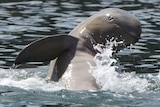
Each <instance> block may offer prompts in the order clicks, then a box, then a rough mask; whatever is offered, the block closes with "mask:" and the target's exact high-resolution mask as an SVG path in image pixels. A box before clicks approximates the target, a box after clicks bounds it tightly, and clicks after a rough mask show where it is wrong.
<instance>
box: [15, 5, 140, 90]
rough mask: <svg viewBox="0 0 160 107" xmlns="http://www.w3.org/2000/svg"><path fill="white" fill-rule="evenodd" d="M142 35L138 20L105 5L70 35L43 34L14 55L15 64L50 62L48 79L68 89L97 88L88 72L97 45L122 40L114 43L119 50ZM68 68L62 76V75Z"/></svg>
mask: <svg viewBox="0 0 160 107" xmlns="http://www.w3.org/2000/svg"><path fill="white" fill-rule="evenodd" d="M140 34H141V24H140V22H139V20H138V19H137V18H136V17H135V16H133V15H131V14H130V13H128V12H127V11H125V10H121V9H117V8H108V9H104V10H101V11H99V12H98V13H96V14H95V15H93V16H91V17H89V18H88V19H86V20H85V21H84V22H82V23H81V24H79V25H78V26H77V27H76V28H74V29H73V30H72V31H71V32H70V33H69V34H58V35H53V36H49V37H44V38H41V39H39V40H36V41H34V42H32V43H30V44H29V45H27V46H26V47H25V48H24V49H23V50H22V51H21V52H20V53H19V55H18V56H17V57H16V60H15V65H19V64H23V63H26V62H37V61H51V62H50V66H49V72H48V76H47V78H48V79H49V80H51V81H58V82H61V81H65V82H66V84H65V85H66V87H67V89H71V90H90V89H99V88H100V87H101V86H99V84H97V83H96V81H95V78H94V77H93V76H92V75H91V74H90V73H89V72H88V70H89V65H88V64H87V63H90V64H91V65H94V64H95V63H94V60H93V59H94V56H95V54H96V53H97V51H96V50H95V49H94V47H93V46H94V45H96V44H105V43H106V40H110V39H111V38H114V39H116V40H117V41H124V42H123V44H121V45H118V46H115V47H114V48H115V49H116V50H120V49H122V48H124V47H126V46H128V45H130V44H134V43H135V42H137V41H138V39H139V38H140ZM65 71H67V72H68V71H69V74H70V75H69V76H68V78H67V79H64V77H63V74H64V73H66V72H65Z"/></svg>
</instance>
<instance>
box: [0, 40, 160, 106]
mask: <svg viewBox="0 0 160 107" xmlns="http://www.w3.org/2000/svg"><path fill="white" fill-rule="evenodd" d="M114 43H115V42H114ZM114 43H113V42H110V43H109V44H106V45H105V46H102V45H100V44H98V45H96V46H95V49H97V50H98V51H99V53H97V54H96V55H95V57H94V61H95V63H96V66H92V65H90V64H89V66H90V69H89V72H90V73H91V75H93V76H94V78H95V79H96V82H97V84H99V85H101V86H102V88H101V89H100V90H88V91H71V90H66V88H65V87H63V86H61V84H59V83H57V82H48V81H46V79H45V77H46V75H47V72H46V71H47V67H46V66H43V67H39V68H37V69H36V68H35V69H33V68H32V69H31V68H30V69H29V68H28V69H0V87H1V89H0V92H1V95H0V99H1V100H0V104H1V105H4V106H7V105H11V106H15V105H16V106H22V105H28V106H29V105H32V106H33V105H36V106H42V105H43V106H44V105H63V106H65V105H81V106H84V105H94V106H95V105H97V106H102V105H103V106H104V105H114V106H132V105H134V106H149V105H159V103H158V102H159V100H160V99H159V98H158V97H157V96H158V95H160V94H159V92H160V74H159V73H157V74H154V75H153V74H136V73H135V72H122V71H121V69H120V68H119V67H120V66H119V62H118V60H117V59H116V58H115V57H114V56H113V55H114V53H115V52H114V51H113V49H112V46H113V44H114ZM102 47H103V48H102ZM66 76H68V75H66ZM151 96H152V97H153V99H154V98H155V101H154V103H152V102H151V100H153V99H150V98H149V97H151ZM44 97H47V98H44ZM147 97H148V98H147ZM55 99H56V100H55ZM57 99H59V100H58V101H57Z"/></svg>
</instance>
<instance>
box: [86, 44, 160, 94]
mask: <svg viewBox="0 0 160 107" xmlns="http://www.w3.org/2000/svg"><path fill="white" fill-rule="evenodd" d="M115 43H116V42H109V43H107V45H106V46H102V45H100V44H98V45H97V46H95V49H97V50H98V51H99V52H100V53H98V54H97V55H96V56H95V58H94V61H95V63H96V66H90V70H89V72H90V73H91V74H92V75H93V76H94V77H95V79H96V82H97V84H100V85H101V86H102V88H101V89H102V90H110V91H114V92H120V93H121V92H122V93H126V92H134V91H138V92H144V91H147V90H150V89H149V88H150V87H151V86H152V85H153V84H152V83H151V80H153V78H154V77H155V76H149V74H148V75H146V76H144V75H143V74H142V75H143V76H140V75H138V74H136V73H135V72H131V73H126V72H123V73H122V72H118V69H119V66H118V62H117V60H116V59H115V58H113V53H114V51H113V50H112V47H113V46H114V45H115ZM102 47H103V48H102ZM150 75H151V74H150ZM153 81H155V80H153ZM159 82H160V81H159ZM154 86H155V84H154ZM158 87H160V85H159V86H158Z"/></svg>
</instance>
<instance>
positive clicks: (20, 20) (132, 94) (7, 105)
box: [0, 0, 160, 107]
mask: <svg viewBox="0 0 160 107" xmlns="http://www.w3.org/2000/svg"><path fill="white" fill-rule="evenodd" d="M159 4H160V1H159V0H152V1H145V0H88V1H87V0H39V1H35V0H33V1H30V0H3V1H0V92H5V91H13V92H7V93H2V94H1V95H0V106H2V107H3V106H4V107H16V106H17V107H51V105H52V106H53V105H55V106H62V107H63V106H66V107H69V106H73V107H77V106H101V107H104V106H145V107H147V106H148V107H150V106H154V107H156V106H157V107H158V106H160V104H159V101H160V94H159V92H160V80H159V79H160V75H158V72H159V71H160V47H159V46H160V5H159ZM109 7H114V8H121V9H125V10H127V11H129V12H131V13H132V14H134V15H135V16H136V17H138V19H139V20H140V21H141V24H142V34H141V39H140V40H139V41H138V42H137V43H136V44H135V45H133V46H132V47H131V48H132V49H130V48H126V49H124V50H122V51H120V52H119V53H118V54H117V59H118V61H119V62H120V65H121V66H122V71H127V72H133V71H135V72H140V73H141V72H145V73H146V74H128V75H127V74H126V75H127V77H130V78H127V79H126V77H125V78H121V79H120V81H121V82H120V83H119V84H117V85H119V87H116V86H117V85H116V82H113V83H112V84H114V85H113V86H114V87H110V88H107V89H106V90H104V91H95V92H91V91H82V92H72V91H67V90H60V87H58V86H56V85H55V83H46V82H45V81H44V77H45V76H46V75H47V72H46V71H47V67H46V65H47V64H48V62H42V63H34V65H35V67H36V68H32V69H22V70H10V67H11V66H12V64H13V62H14V60H15V57H16V55H17V54H18V52H19V51H20V50H21V49H22V48H23V47H24V46H25V45H26V44H28V43H30V42H31V41H33V40H35V39H38V38H40V37H44V36H45V35H53V34H60V33H69V32H70V31H71V30H72V29H73V28H74V27H75V26H76V25H77V24H79V23H80V22H81V21H83V20H85V19H86V18H87V17H89V16H91V15H93V14H94V13H96V12H97V11H99V10H101V9H104V8H109ZM40 65H41V66H42V67H39V66H40ZM151 73H152V74H151ZM125 79H126V81H128V83H126V81H125ZM111 86H112V85H111ZM115 87H116V88H115ZM128 87H129V88H128ZM125 89H126V90H125Z"/></svg>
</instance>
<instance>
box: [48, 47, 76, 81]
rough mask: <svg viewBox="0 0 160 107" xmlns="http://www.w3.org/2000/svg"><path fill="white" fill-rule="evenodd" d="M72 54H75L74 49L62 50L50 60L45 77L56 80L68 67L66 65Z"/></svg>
mask: <svg viewBox="0 0 160 107" xmlns="http://www.w3.org/2000/svg"><path fill="white" fill-rule="evenodd" d="M74 55H75V49H73V50H66V51H64V52H63V54H61V55H60V56H58V58H57V59H56V60H52V61H51V62H50V67H49V71H48V76H47V78H48V79H49V80H50V81H58V80H59V79H60V78H61V77H62V75H63V74H64V72H65V71H66V69H67V68H68V65H69V64H70V62H71V60H72V58H73V57H74Z"/></svg>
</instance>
